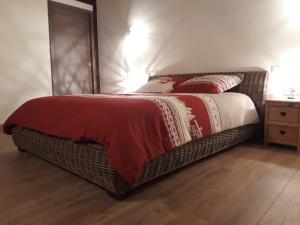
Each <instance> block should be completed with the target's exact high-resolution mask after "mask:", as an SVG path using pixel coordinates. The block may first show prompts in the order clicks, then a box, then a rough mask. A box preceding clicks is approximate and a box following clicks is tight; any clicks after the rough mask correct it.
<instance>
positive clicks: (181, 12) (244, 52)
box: [98, 0, 300, 92]
mask: <svg viewBox="0 0 300 225" xmlns="http://www.w3.org/2000/svg"><path fill="white" fill-rule="evenodd" d="M290 1H292V0H263V1H262V0H184V1H183V0H161V1H159V0H121V1H120V0H100V1H99V2H98V3H99V5H98V10H99V11H98V15H99V22H98V26H99V32H100V34H99V40H100V72H101V88H102V91H103V92H117V91H122V90H123V88H122V82H123V80H124V77H126V73H128V71H130V70H132V69H135V67H140V68H139V70H142V71H145V72H156V73H187V72H200V71H216V70H232V69H238V68H247V67H262V68H265V69H270V67H271V66H272V65H277V64H280V63H281V61H282V58H284V57H285V56H286V55H290V54H291V53H293V54H294V55H295V57H298V58H299V59H300V57H299V52H300V29H299V28H293V27H291V26H290V20H289V17H288V16H287V13H286V11H287V10H286V4H287V2H290ZM295 1H296V2H297V0H295ZM298 5H299V4H298ZM299 10H300V9H299ZM298 14H299V13H298ZM138 21H142V22H143V23H144V24H145V26H146V27H147V29H148V30H149V35H148V36H147V38H148V41H149V43H148V48H147V49H146V50H145V51H144V52H143V54H142V55H141V56H139V57H136V58H135V59H134V60H132V59H130V58H129V59H128V54H129V55H130V53H128V52H127V56H126V54H124V53H123V52H122V43H123V41H124V38H125V37H126V34H127V32H128V29H129V28H130V26H132V25H133V24H135V23H137V22H138ZM136 46H138V45H136ZM133 48H134V47H133Z"/></svg>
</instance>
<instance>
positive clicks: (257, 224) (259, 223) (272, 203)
mask: <svg viewBox="0 0 300 225" xmlns="http://www.w3.org/2000/svg"><path fill="white" fill-rule="evenodd" d="M298 171H299V169H296V171H295V172H294V173H293V174H292V175H291V177H290V178H289V180H288V181H287V183H286V184H285V185H284V186H283V188H282V190H281V191H280V192H279V193H278V194H277V196H276V197H275V198H274V200H273V201H272V202H271V204H270V206H269V207H268V208H267V209H266V210H265V212H264V213H263V215H262V216H261V217H260V218H259V220H258V222H257V223H256V225H262V224H261V221H262V220H263V218H264V217H265V215H266V214H267V213H268V212H269V210H270V209H271V208H272V206H273V205H274V204H275V202H276V201H277V200H278V199H279V197H280V195H281V194H282V193H283V192H284V190H285V189H286V187H287V186H288V185H289V183H290V182H291V181H292V180H293V178H294V177H295V176H296V174H297V173H298Z"/></svg>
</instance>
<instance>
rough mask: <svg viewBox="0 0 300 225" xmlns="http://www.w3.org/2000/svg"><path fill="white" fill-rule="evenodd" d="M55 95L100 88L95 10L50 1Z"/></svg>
mask: <svg viewBox="0 0 300 225" xmlns="http://www.w3.org/2000/svg"><path fill="white" fill-rule="evenodd" d="M48 10H49V32H50V50H51V70H52V87H53V95H70V94H87V93H95V92H97V91H96V89H97V83H96V82H97V71H96V57H95V52H96V50H95V49H94V48H95V44H94V41H95V34H94V29H93V27H94V24H93V19H94V16H93V11H88V10H84V9H80V8H76V7H72V6H69V5H64V4H61V3H57V2H52V1H48Z"/></svg>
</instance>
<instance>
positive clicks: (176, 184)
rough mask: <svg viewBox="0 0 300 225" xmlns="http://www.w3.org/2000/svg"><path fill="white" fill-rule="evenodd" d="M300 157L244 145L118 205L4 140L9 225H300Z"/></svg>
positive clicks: (3, 193)
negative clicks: (19, 150)
mask: <svg viewBox="0 0 300 225" xmlns="http://www.w3.org/2000/svg"><path fill="white" fill-rule="evenodd" d="M299 168H300V154H298V153H296V152H294V151H292V150H291V149H286V148H277V147H271V148H264V147H263V146H261V145H256V144H242V145H240V146H238V147H235V148H231V149H230V150H229V151H226V152H224V153H222V154H219V155H217V156H215V157H212V158H209V159H207V160H204V161H202V162H200V163H197V164H194V165H193V166H190V167H188V168H186V169H184V170H181V171H180V172H178V173H173V174H171V175H170V176H167V177H165V179H162V180H160V181H159V182H156V183H154V184H151V185H149V186H147V187H146V188H143V189H141V190H140V191H138V192H137V193H136V194H135V195H133V196H131V197H130V198H129V199H127V200H125V201H122V202H118V201H115V200H113V199H111V198H109V197H108V196H107V195H106V193H105V192H104V191H103V190H102V189H100V188H99V187H97V186H95V185H93V184H91V183H89V182H87V181H85V180H82V179H81V178H79V177H77V176H75V175H73V174H70V173H69V172H66V171H64V170H62V169H60V168H58V167H56V166H53V165H52V164H50V163H48V162H45V161H43V160H40V159H38V158H36V157H34V156H32V155H30V154H28V153H20V152H18V151H17V150H16V147H15V146H14V145H13V143H12V141H11V139H10V137H9V136H5V135H3V134H0V224H1V225H48V224H49V225H50V224H51V225H68V224H70V225H95V224H97V225H98V224H103V225H151V224H155V225H167V224H168V225H185V224H188V225H299V224H300V171H299Z"/></svg>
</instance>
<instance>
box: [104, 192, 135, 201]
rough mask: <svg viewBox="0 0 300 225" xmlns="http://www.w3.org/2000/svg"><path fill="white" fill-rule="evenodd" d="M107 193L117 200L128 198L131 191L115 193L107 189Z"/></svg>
mask: <svg viewBox="0 0 300 225" xmlns="http://www.w3.org/2000/svg"><path fill="white" fill-rule="evenodd" d="M106 193H107V195H108V196H109V197H111V198H113V199H115V200H117V201H123V200H124V199H126V198H128V197H129V196H130V194H129V193H125V194H116V193H113V192H111V191H107V192H106Z"/></svg>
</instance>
